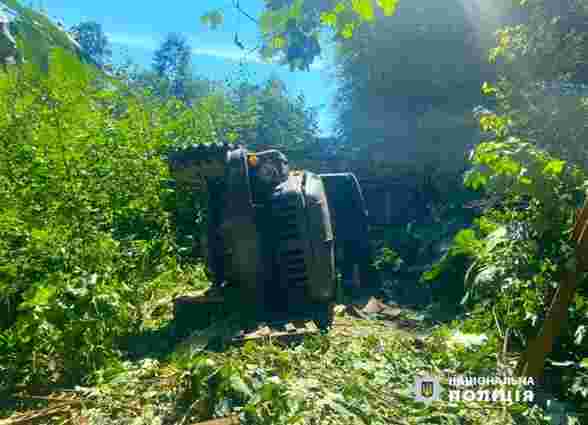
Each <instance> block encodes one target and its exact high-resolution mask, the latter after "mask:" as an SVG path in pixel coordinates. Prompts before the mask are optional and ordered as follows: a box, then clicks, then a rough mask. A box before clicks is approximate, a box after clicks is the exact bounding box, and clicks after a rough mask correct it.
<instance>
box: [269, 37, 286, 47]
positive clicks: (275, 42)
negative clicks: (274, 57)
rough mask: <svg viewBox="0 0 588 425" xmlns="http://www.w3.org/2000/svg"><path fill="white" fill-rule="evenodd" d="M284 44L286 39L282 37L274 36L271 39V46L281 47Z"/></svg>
mask: <svg viewBox="0 0 588 425" xmlns="http://www.w3.org/2000/svg"><path fill="white" fill-rule="evenodd" d="M285 45H286V40H285V39H284V38H283V37H274V38H273V39H272V48H273V49H281V48H283V47H284V46H285Z"/></svg>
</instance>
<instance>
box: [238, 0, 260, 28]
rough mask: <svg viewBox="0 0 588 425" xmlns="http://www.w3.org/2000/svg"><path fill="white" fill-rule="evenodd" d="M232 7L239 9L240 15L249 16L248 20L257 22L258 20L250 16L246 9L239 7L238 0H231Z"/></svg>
mask: <svg viewBox="0 0 588 425" xmlns="http://www.w3.org/2000/svg"><path fill="white" fill-rule="evenodd" d="M233 7H234V8H235V9H237V10H238V11H239V13H241V14H242V15H244V16H246V17H247V18H249V20H251V21H253V22H255V23H256V24H259V21H258V20H257V19H255V18H254V17H253V16H251V15H250V14H249V13H247V12H246V11H244V10H243V9H242V8H241V5H240V4H239V0H233Z"/></svg>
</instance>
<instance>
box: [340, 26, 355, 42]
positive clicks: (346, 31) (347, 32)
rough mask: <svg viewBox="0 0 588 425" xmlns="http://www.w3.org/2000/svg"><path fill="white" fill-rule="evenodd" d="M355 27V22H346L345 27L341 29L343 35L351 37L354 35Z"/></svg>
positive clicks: (346, 37)
mask: <svg viewBox="0 0 588 425" xmlns="http://www.w3.org/2000/svg"><path fill="white" fill-rule="evenodd" d="M354 29H355V25H354V24H353V23H348V24H345V26H344V27H343V29H342V30H341V36H342V37H343V38H345V39H349V38H351V37H353V30H354Z"/></svg>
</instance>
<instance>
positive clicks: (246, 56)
mask: <svg viewBox="0 0 588 425" xmlns="http://www.w3.org/2000/svg"><path fill="white" fill-rule="evenodd" d="M107 36H108V38H109V40H110V41H111V42H112V43H115V44H121V45H125V46H128V47H135V48H140V49H145V50H155V49H157V47H158V46H159V44H160V42H161V40H159V39H157V38H155V37H152V36H149V35H145V34H130V33H108V34H107ZM190 42H191V44H192V45H198V44H200V47H195V48H193V49H192V53H193V54H194V55H195V56H209V57H214V58H218V59H225V60H230V61H235V62H238V61H244V62H249V63H258V64H265V65H275V64H276V63H277V61H272V62H267V61H264V60H263V59H262V58H261V57H260V56H259V55H258V54H257V52H252V53H247V52H243V50H241V49H239V48H238V47H237V46H233V45H232V44H228V45H221V46H218V45H217V46H214V45H206V44H204V43H202V42H200V41H198V40H196V39H193V38H192V39H190ZM323 68H325V62H324V61H323V60H321V59H319V60H316V61H315V63H314V64H312V65H311V67H310V69H311V70H321V69H323Z"/></svg>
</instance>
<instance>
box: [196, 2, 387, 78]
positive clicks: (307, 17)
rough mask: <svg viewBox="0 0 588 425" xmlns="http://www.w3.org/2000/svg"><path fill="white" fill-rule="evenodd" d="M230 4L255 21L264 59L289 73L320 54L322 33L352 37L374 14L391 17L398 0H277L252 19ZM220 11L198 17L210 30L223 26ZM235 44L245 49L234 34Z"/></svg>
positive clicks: (306, 67)
mask: <svg viewBox="0 0 588 425" xmlns="http://www.w3.org/2000/svg"><path fill="white" fill-rule="evenodd" d="M233 5H234V7H235V9H236V13H240V14H243V15H245V16H246V17H248V18H249V19H251V20H253V21H255V22H256V23H257V24H258V27H259V30H260V32H261V35H262V37H263V42H262V45H261V46H259V47H260V48H259V52H260V54H261V56H262V57H263V58H266V59H272V58H276V57H277V58H278V59H280V60H281V61H282V62H283V63H284V64H288V65H289V66H290V69H292V70H306V71H308V70H309V69H310V66H311V65H312V64H313V63H314V61H315V60H317V59H318V58H319V57H320V55H321V50H322V49H321V32H322V31H323V30H325V29H327V30H329V31H330V32H331V34H332V37H333V39H334V40H337V41H341V40H345V39H349V38H351V37H352V36H353V33H354V31H355V29H356V28H358V27H359V25H361V24H362V23H364V22H368V23H371V22H373V21H374V19H375V17H376V15H377V14H380V15H384V16H392V15H394V13H395V11H396V8H397V5H398V0H377V1H375V2H374V1H373V0H339V1H337V0H320V1H304V0H276V1H273V0H272V1H266V2H265V7H264V11H263V13H262V14H261V16H260V17H259V18H255V17H253V16H251V15H250V14H248V13H247V11H245V10H243V9H242V8H241V6H240V5H239V2H238V1H234V2H233ZM223 16H224V15H223V11H222V10H218V9H217V10H212V11H209V12H207V13H205V14H204V15H202V16H201V22H202V23H203V24H205V25H207V26H209V27H211V28H217V27H219V26H220V25H222V23H223ZM235 43H236V44H237V45H238V46H239V47H241V48H243V49H244V48H245V46H243V45H242V43H241V42H240V41H239V39H238V36H237V35H235Z"/></svg>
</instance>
